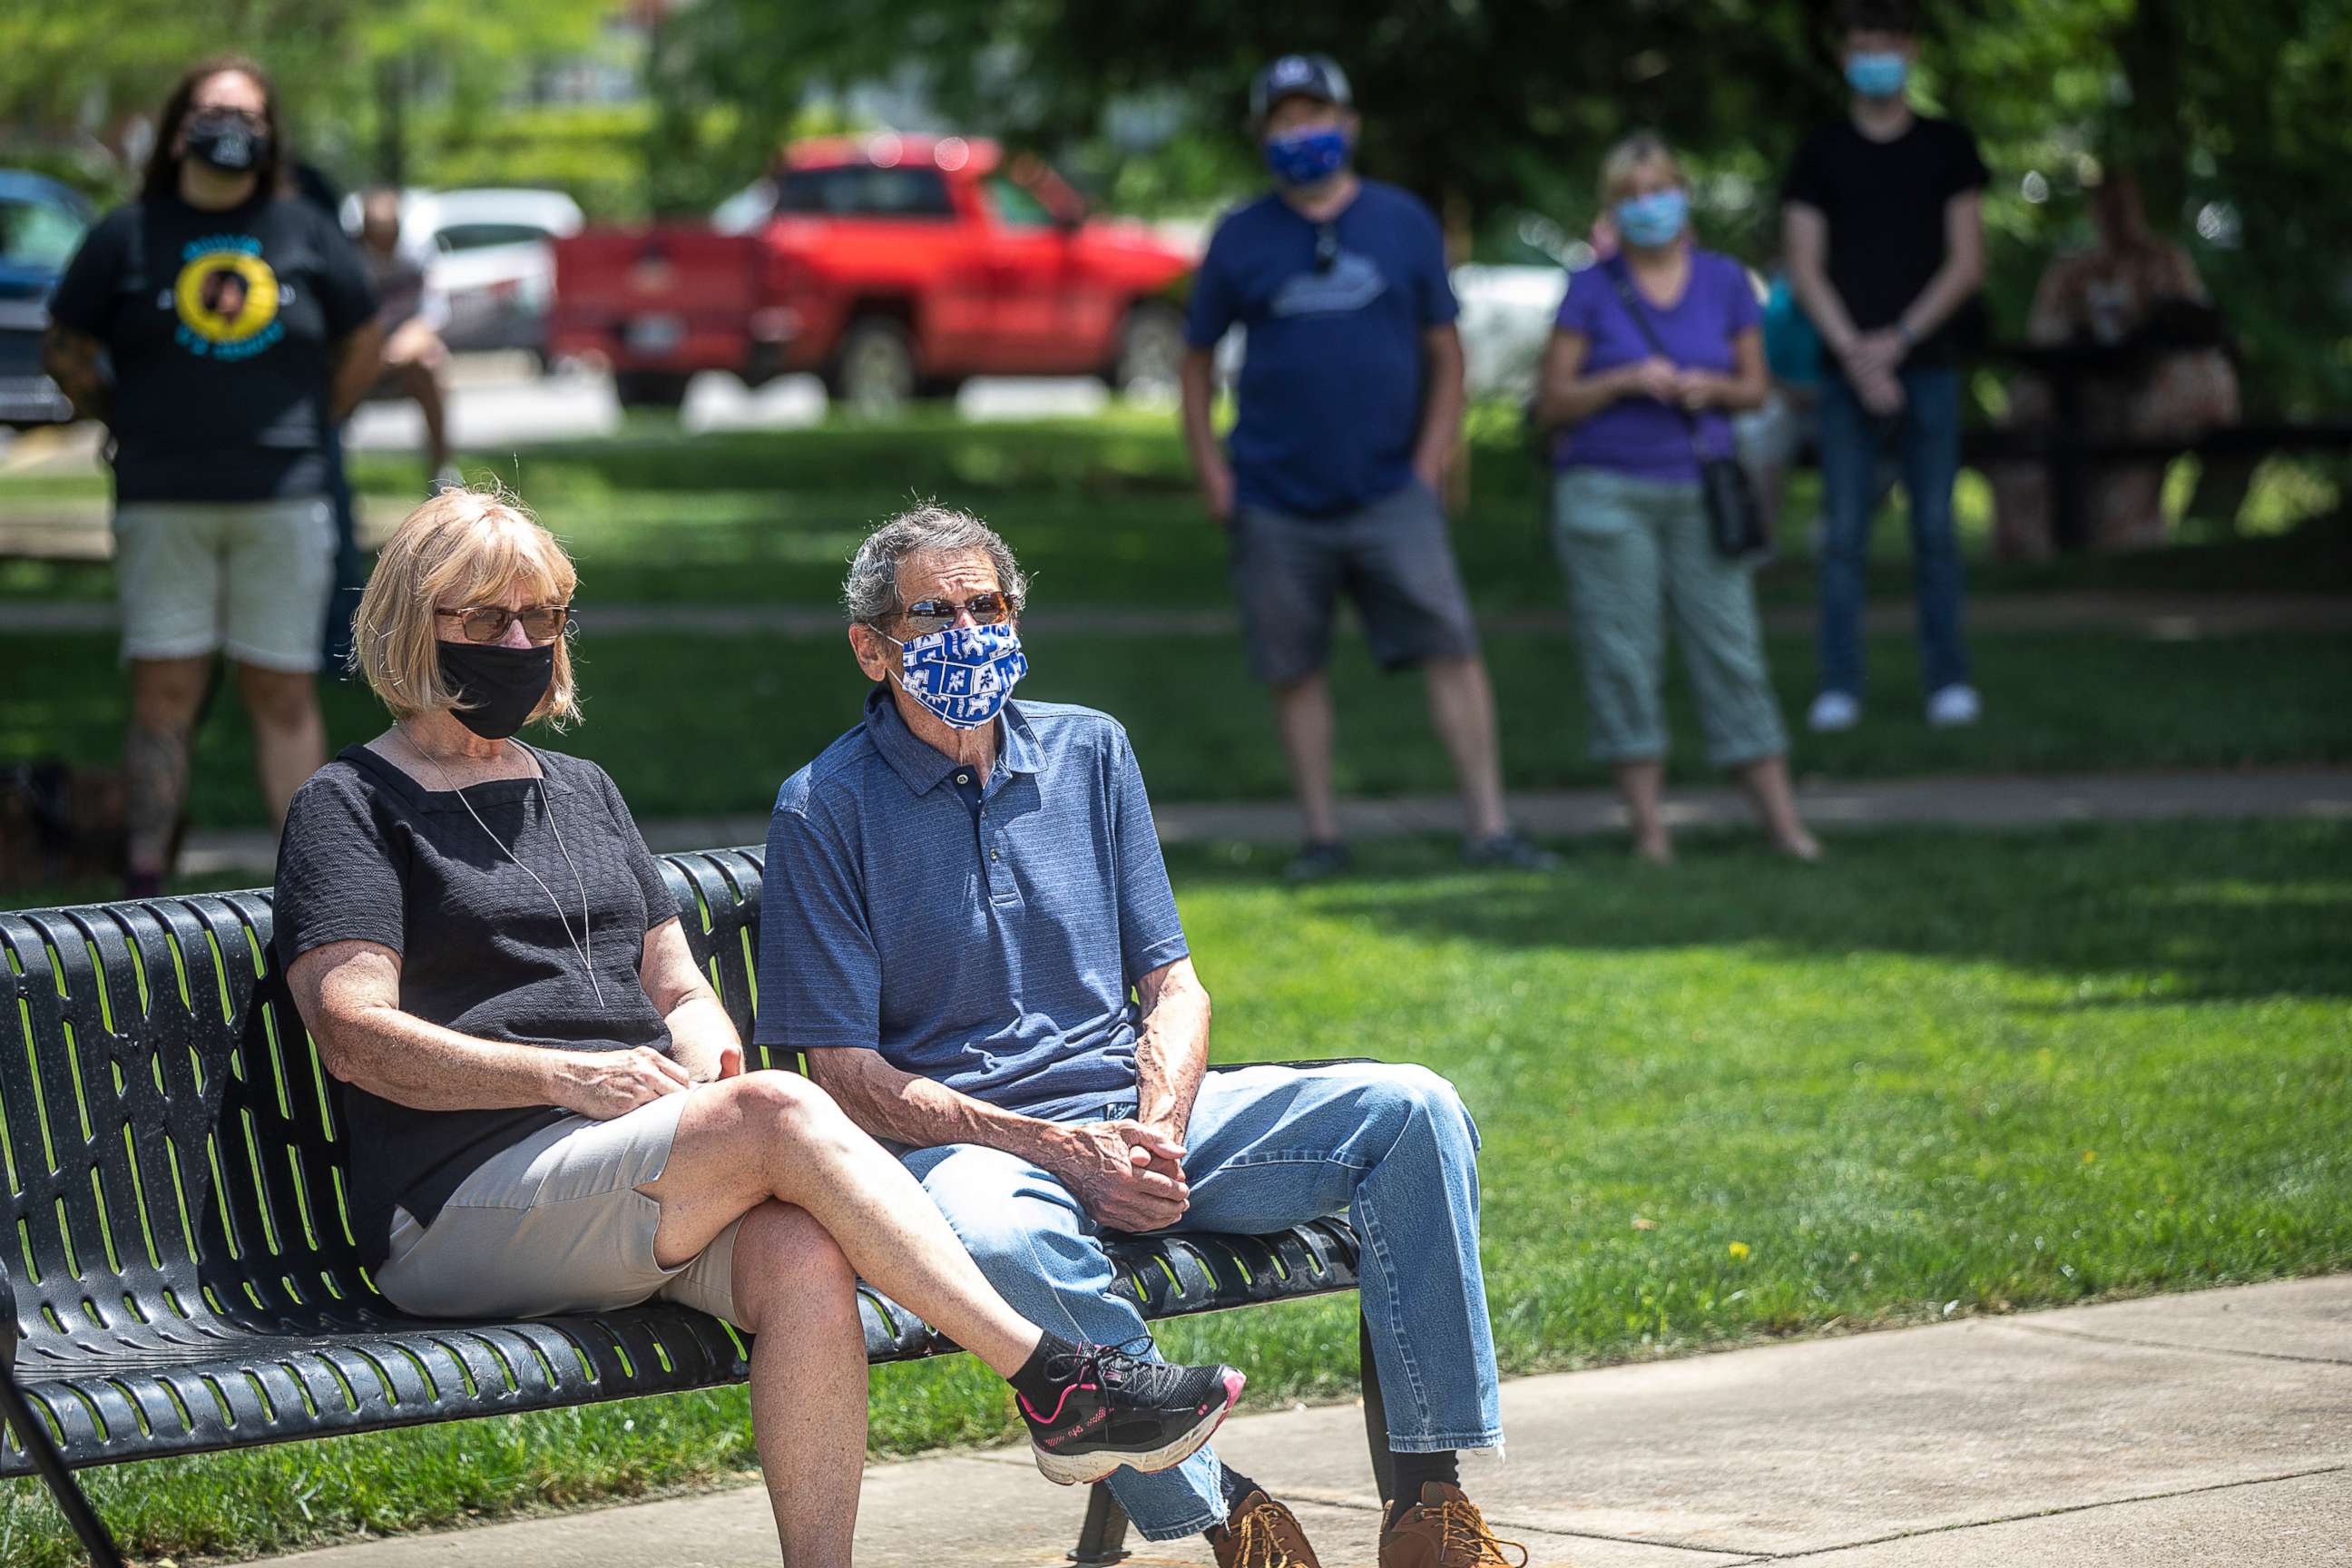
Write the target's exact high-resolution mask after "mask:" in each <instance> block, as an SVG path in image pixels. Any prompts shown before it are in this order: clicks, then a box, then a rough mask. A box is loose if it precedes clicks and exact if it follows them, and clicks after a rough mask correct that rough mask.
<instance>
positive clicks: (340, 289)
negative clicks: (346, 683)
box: [43, 58, 383, 898]
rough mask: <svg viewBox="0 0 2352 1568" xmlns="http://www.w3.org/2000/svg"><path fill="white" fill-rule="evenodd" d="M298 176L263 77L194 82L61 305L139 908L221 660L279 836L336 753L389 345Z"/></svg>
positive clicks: (54, 343) (179, 798)
mask: <svg viewBox="0 0 2352 1568" xmlns="http://www.w3.org/2000/svg"><path fill="white" fill-rule="evenodd" d="M285 167H286V146H285V137H284V135H283V134H282V132H280V130H279V126H278V109H277V100H276V96H275V94H274V93H273V92H272V91H271V89H270V87H269V82H268V78H267V77H266V76H264V75H263V74H262V72H261V69H260V68H259V67H257V66H255V65H254V64H253V63H252V62H250V61H247V60H241V59H233V58H224V59H217V60H212V61H208V62H206V63H205V64H203V65H199V66H197V67H195V68H194V69H192V70H190V71H189V72H188V73H187V74H186V75H185V76H184V77H183V78H181V79H180V84H179V86H178V87H177V88H176V89H173V93H172V96H171V98H170V100H168V101H167V102H166V103H165V105H164V108H163V121H162V123H161V124H160V125H159V126H158V128H157V131H156V142H155V155H154V158H153V160H152V163H150V164H149V165H148V169H147V177H146V183H145V184H144V187H143V188H142V190H141V192H140V195H139V199H138V200H137V201H134V202H131V203H130V204H129V205H124V206H121V207H119V208H117V209H116V210H114V211H113V212H111V213H109V214H108V215H107V216H105V217H104V218H103V219H101V220H100V222H99V224H98V226H96V227H95V228H93V229H92V230H91V231H90V232H89V237H87V238H86V239H84V240H83V242H82V246H81V248H80V250H79V251H78V252H77V253H76V254H75V256H74V258H73V259H72V260H71V261H70V262H69V263H68V264H67V267H66V271H65V276H64V277H63V279H60V280H59V281H58V289H57V292H56V294H55V295H54V296H53V297H52V298H51V300H50V301H49V316H50V321H51V326H50V329H49V332H48V336H47V340H46V342H45V343H44V345H43V350H44V353H43V357H44V360H45V362H46V363H47V367H48V369H49V372H50V374H52V375H53V376H55V377H56V378H57V382H58V385H60V386H61V387H63V388H64V389H65V390H66V393H67V395H68V396H69V397H71V398H72V399H73V402H74V406H75V408H76V409H77V410H78V411H79V413H80V414H82V415H83V416H85V417H89V418H93V419H102V420H104V421H105V422H106V424H107V426H108V427H109V428H110V430H111V432H112V434H113V438H114V439H113V466H114V499H115V510H114V547H115V581H116V586H117V592H118V595H119V597H120V600H121V609H122V655H123V658H124V659H125V660H127V661H128V662H129V664H130V666H131V723H130V729H129V732H128V734H127V735H126V737H125V739H124V743H123V773H124V782H125V784H126V788H127V795H128V799H127V803H126V816H127V817H128V830H129V831H128V838H127V842H126V844H125V852H124V858H125V876H126V882H127V884H128V888H129V891H130V894H131V897H133V898H138V897H142V896H145V895H147V894H151V893H152V892H154V891H156V890H157V889H159V888H160V886H161V883H162V881H163V876H164V875H165V873H166V872H167V871H168V870H169V869H170V868H169V866H168V865H167V864H166V861H167V860H168V858H169V854H170V845H171V841H172V838H173V834H174V830H175V827H176V825H177V823H178V819H179V816H180V812H181V809H182V806H183V804H184V801H185V798H186V794H187V777H188V744H189V737H190V733H191V731H193V730H194V725H195V721H196V716H197V714H198V712H199V711H200V710H201V709H202V707H203V704H204V701H205V695H206V692H207V690H208V688H209V686H210V682H211V677H212V668H213V656H214V655H215V653H219V652H222V651H224V650H225V651H226V653H227V655H228V658H229V659H230V660H231V662H232V663H233V664H234V665H235V666H236V677H237V686H238V689H239V691H240V693H241V694H242V695H243V697H244V700H245V706H246V711H247V716H248V717H249V718H250V720H251V721H252V724H253V738H254V751H255V755H256V759H257V763H258V765H259V771H260V774H261V786H262V794H263V795H264V796H265V797H266V798H267V799H268V803H269V807H270V811H271V813H272V815H273V816H277V817H278V818H279V819H280V820H282V819H283V817H284V814H285V810H286V803H287V802H288V800H289V799H290V798H291V797H292V795H293V794H294V791H295V789H296V787H297V786H298V785H299V784H301V782H302V781H303V780H304V779H306V778H308V777H309V776H310V774H311V773H313V772H315V771H316V770H317V768H318V766H319V763H320V762H321V761H323V760H324V758H325V755H326V725H325V722H324V721H323V720H322V719H321V718H320V711H319V696H318V689H317V672H318V669H319V664H320V645H319V628H320V626H321V625H322V624H323V617H324V616H325V614H326V609H327V598H328V595H329V592H330V590H331V586H332V581H333V575H332V574H333V564H334V550H335V530H334V521H333V516H332V509H331V506H330V504H329V501H328V499H327V498H328V493H329V488H330V470H331V464H332V451H331V434H332V430H333V426H334V425H335V424H336V422H337V421H339V420H340V419H341V417H342V416H343V414H344V413H345V412H347V411H348V410H349V409H350V408H351V406H352V404H354V403H355V402H356V401H357V400H358V398H359V395H360V394H361V393H362V391H363V390H364V389H365V388H366V386H367V385H368V384H369V383H370V382H371V381H373V379H374V377H375V373H376V361H377V353H378V350H379V348H380V346H381V344H382V342H383V333H382V331H380V330H379V329H378V328H377V326H376V325H375V321H374V317H375V298H374V294H373V291H372V290H371V289H370V288H369V286H368V280H367V277H366V274H365V273H364V272H362V270H361V268H360V265H359V258H358V256H357V254H356V253H355V252H354V251H353V249H352V245H351V242H350V241H349V240H347V239H345V238H344V237H343V235H342V232H341V229H339V228H338V227H337V226H335V224H334V222H333V220H332V219H331V218H329V217H328V216H325V215H324V214H321V213H320V212H318V211H316V210H315V209H313V208H312V207H311V206H310V205H309V204H307V203H305V202H303V201H301V200H299V199H298V198H297V197H295V196H294V195H292V194H291V192H290V191H289V190H287V189H286V188H285V182H284V181H283V179H282V177H281V176H282V171H283V170H284V169H285ZM101 355H102V356H104V357H103V358H102V359H101Z"/></svg>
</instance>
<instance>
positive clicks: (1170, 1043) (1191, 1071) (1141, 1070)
mask: <svg viewBox="0 0 2352 1568" xmlns="http://www.w3.org/2000/svg"><path fill="white" fill-rule="evenodd" d="M1136 994H1137V995H1138V996H1139V997H1140V998H1141V999H1142V1003H1143V1033H1142V1035H1141V1037H1139V1038H1138V1039H1137V1041H1136V1043H1135V1079H1136V1084H1135V1119H1136V1120H1137V1121H1140V1122H1142V1123H1143V1124H1144V1125H1145V1126H1147V1127H1150V1128H1152V1129H1154V1130H1155V1131H1159V1132H1160V1133H1161V1134H1162V1135H1163V1136H1165V1137H1167V1138H1168V1139H1169V1140H1171V1142H1178V1143H1181V1142H1184V1133H1185V1129H1186V1128H1187V1127H1189V1126H1190V1125H1191V1123H1192V1101H1193V1100H1194V1099H1195V1098H1196V1097H1197V1096H1198V1095H1199V1094H1200V1092H1201V1075H1202V1074H1203V1073H1205V1072H1206V1071H1208V1069H1209V992H1208V988H1207V987H1206V986H1204V985H1202V984H1201V977H1200V976H1199V975H1198V974H1197V973H1194V972H1193V969H1192V960H1191V959H1189V958H1180V959H1178V960H1177V961H1176V962H1175V963H1171V964H1168V965H1166V966H1165V967H1163V968H1160V969H1155V970H1153V971H1152V972H1151V973H1149V974H1147V975H1145V976H1144V977H1143V979H1142V982H1141V983H1140V984H1138V985H1137V987H1136Z"/></svg>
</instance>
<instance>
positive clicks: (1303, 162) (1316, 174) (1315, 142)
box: [1265, 125, 1351, 185]
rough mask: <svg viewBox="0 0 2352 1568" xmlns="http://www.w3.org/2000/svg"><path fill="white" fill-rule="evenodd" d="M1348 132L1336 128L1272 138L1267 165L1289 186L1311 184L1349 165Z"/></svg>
mask: <svg viewBox="0 0 2352 1568" xmlns="http://www.w3.org/2000/svg"><path fill="white" fill-rule="evenodd" d="M1349 151H1351V149H1350V148H1349V143H1348V133H1347V132H1344V131H1342V130H1340V129H1339V127H1338V126H1336V125H1325V126H1319V127H1318V128H1316V129H1314V130H1311V131H1294V132H1290V133H1289V134H1288V135H1286V136H1274V137H1269V138H1268V139H1267V140H1266V143H1265V166H1266V167H1267V168H1269V169H1271V170H1273V171H1274V177H1275V178H1276V179H1277V180H1279V181H1281V182H1282V183H1283V184H1286V185H1311V184H1315V183H1316V182H1318V180H1328V179H1329V178H1330V177H1331V176H1332V175H1334V174H1338V173H1339V171H1340V170H1342V169H1344V168H1346V167H1347V166H1348V154H1349Z"/></svg>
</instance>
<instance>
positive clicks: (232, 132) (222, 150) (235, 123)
mask: <svg viewBox="0 0 2352 1568" xmlns="http://www.w3.org/2000/svg"><path fill="white" fill-rule="evenodd" d="M182 134H183V135H184V137H185V138H186V145H187V149H188V156H189V157H191V158H194V159H195V160H196V162H198V163H208V164H210V165H211V166H212V167H214V168H215V169H218V170H219V171H220V172H221V173H222V174H249V173H251V172H252V170H253V169H254V168H255V167H257V165H258V164H259V163H260V162H261V159H262V155H263V154H264V153H267V152H268V150H269V132H268V131H266V130H264V129H262V128H261V127H259V126H257V125H256V124H255V123H254V122H253V121H252V119H251V118H250V117H248V116H247V115H244V114H240V113H238V112H237V111H236V110H234V109H199V110H196V111H195V112H194V113H193V114H191V115H189V116H188V119H187V124H186V129H185V130H184V132H182Z"/></svg>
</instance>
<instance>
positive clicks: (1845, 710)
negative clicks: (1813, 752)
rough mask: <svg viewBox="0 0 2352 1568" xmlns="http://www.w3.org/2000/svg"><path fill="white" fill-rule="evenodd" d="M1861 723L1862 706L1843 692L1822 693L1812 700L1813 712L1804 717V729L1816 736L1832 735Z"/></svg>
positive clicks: (1851, 695)
mask: <svg viewBox="0 0 2352 1568" xmlns="http://www.w3.org/2000/svg"><path fill="white" fill-rule="evenodd" d="M1861 722H1862V704H1861V703H1860V702H1859V701H1857V700H1855V699H1854V697H1853V694H1852V693H1851V692H1845V691H1824V692H1822V694H1821V695H1820V696H1819V697H1816V698H1814V699H1813V710H1812V711H1811V712H1810V713H1808V714H1806V715H1805V728H1806V729H1808V730H1811V731H1812V732H1813V733H1814V734H1816V735H1832V734H1835V733H1836V732H1837V731H1840V730H1851V729H1853V727H1854V726H1855V725H1856V724H1859V723H1861Z"/></svg>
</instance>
